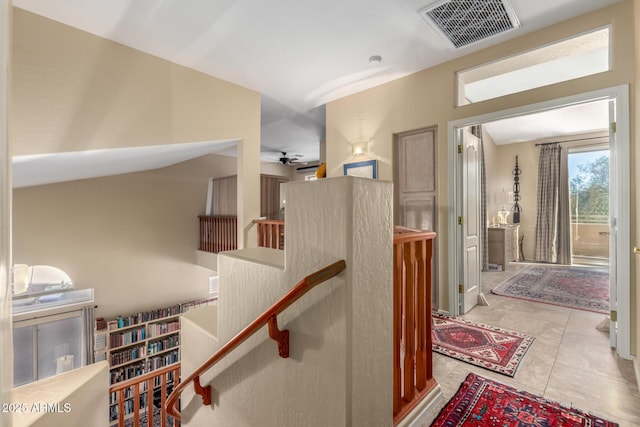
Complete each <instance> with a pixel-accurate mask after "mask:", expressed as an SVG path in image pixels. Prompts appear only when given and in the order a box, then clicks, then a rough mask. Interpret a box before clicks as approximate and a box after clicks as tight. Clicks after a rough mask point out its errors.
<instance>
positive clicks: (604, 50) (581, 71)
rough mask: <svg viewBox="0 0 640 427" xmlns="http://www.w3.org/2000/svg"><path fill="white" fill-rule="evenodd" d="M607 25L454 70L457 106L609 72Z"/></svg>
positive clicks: (608, 30)
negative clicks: (470, 66) (465, 68)
mask: <svg viewBox="0 0 640 427" xmlns="http://www.w3.org/2000/svg"><path fill="white" fill-rule="evenodd" d="M609 33H610V29H609V27H606V28H601V29H598V30H595V31H592V32H589V33H586V34H581V35H579V36H575V37H572V38H570V39H568V40H563V41H561V42H557V43H554V44H551V45H548V46H543V47H541V48H538V49H534V50H531V51H529V52H525V53H521V54H518V55H515V56H512V57H509V58H505V59H502V60H499V61H496V62H492V63H490V64H485V65H481V66H479V67H475V68H472V69H468V70H464V71H460V72H458V73H457V87H458V106H460V105H467V104H473V103H474V102H480V101H485V100H487V99H493V98H498V97H500V96H504V95H510V94H513V93H518V92H522V91H525V90H529V89H534V88H538V87H543V86H547V85H550V84H554V83H560V82H565V81H568V80H573V79H577V78H579V77H584V76H590V75H593V74H597V73H601V72H604V71H609V70H610V69H611V65H610V60H609V37H610V36H609Z"/></svg>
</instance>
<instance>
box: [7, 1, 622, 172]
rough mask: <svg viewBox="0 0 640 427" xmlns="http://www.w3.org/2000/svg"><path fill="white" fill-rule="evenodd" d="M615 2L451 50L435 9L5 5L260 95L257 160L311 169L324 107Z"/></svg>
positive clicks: (401, 5)
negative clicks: (373, 59)
mask: <svg viewBox="0 0 640 427" xmlns="http://www.w3.org/2000/svg"><path fill="white" fill-rule="evenodd" d="M617 1H618V0H536V1H531V0H512V5H513V8H514V10H515V13H516V15H517V16H518V19H519V21H520V28H518V29H516V30H513V31H511V32H509V33H506V34H503V35H500V36H496V37H494V38H492V39H490V40H486V41H483V42H480V43H477V44H475V45H472V46H468V47H465V48H462V49H458V50H454V49H453V48H450V47H449V45H448V44H447V43H446V42H444V41H443V39H442V38H441V37H440V36H439V35H438V34H437V33H436V32H435V31H434V30H433V29H432V27H431V26H430V25H428V24H427V22H426V21H425V20H424V19H423V18H422V17H421V16H420V15H419V14H418V13H417V11H418V10H420V9H422V8H424V7H425V6H428V5H430V4H433V3H435V0H348V1H345V0H323V1H314V0H298V1H291V0H269V1H259V0H215V1H206V0H182V1H172V0H155V1H153V0H148V1H139V0H47V1H42V0H14V1H13V3H14V5H15V6H17V7H20V8H23V9H26V10H28V11H31V12H34V13H36V14H39V15H43V16H46V17H48V18H51V19H53V20H56V21H59V22H62V23H64V24H67V25H70V26H73V27H76V28H79V29H81V30H84V31H88V32H90V33H93V34H96V35H98V36H101V37H105V38H108V39H111V40H114V41H116V42H119V43H122V44H124V45H127V46H130V47H132V48H135V49H139V50H141V51H144V52H147V53H150V54H152V55H156V56H159V57H162V58H165V59H168V60H170V61H173V62H175V63H178V64H182V65H184V66H187V67H190V68H193V69H196V70H199V71H201V72H204V73H207V74H210V75H212V76H215V77H218V78H221V79H224V80H227V81H230V82H233V83H237V84H239V85H242V86H245V87H247V88H250V89H253V90H256V91H258V92H260V93H262V94H263V98H262V99H263V100H262V135H261V138H262V150H263V151H264V152H265V156H266V157H265V158H270V159H273V158H274V156H277V154H275V155H274V154H273V152H280V151H286V152H289V153H295V154H302V155H304V156H305V157H304V160H317V159H318V158H319V142H320V141H321V140H323V139H324V120H325V117H324V104H325V103H327V102H329V101H332V100H335V99H338V98H340V97H343V96H346V95H349V94H352V93H355V92H358V91H361V90H364V89H367V88H370V87H373V86H376V85H379V84H381V83H384V82H387V81H390V80H393V79H396V78H399V77H401V76H404V75H407V74H411V73H414V72H416V71H419V70H422V69H425V68H428V67H431V66H434V65H437V64H439V63H442V62H446V61H448V60H451V59H453V58H456V57H460V56H463V55H466V54H469V53H471V52H473V51H476V50H479V49H482V48H485V47H487V46H490V45H493V44H497V43H500V42H503V41H505V40H508V39H511V38H514V37H518V36H521V35H523V34H526V33H528V32H531V31H534V30H538V29H540V28H543V27H546V26H548V25H551V24H554V23H557V22H561V21H563V20H566V19H569V18H571V17H574V16H578V15H581V14H584V13H586V12H589V11H592V10H595V9H598V8H600V7H604V6H607V5H610V4H613V3H616V2H617ZM372 55H380V56H381V57H382V62H381V63H380V64H378V65H375V66H370V65H369V64H368V58H369V57H370V56H372ZM126 154H129V153H126ZM69 156H70V154H69ZM16 166H17V167H18V168H19V166H18V165H16Z"/></svg>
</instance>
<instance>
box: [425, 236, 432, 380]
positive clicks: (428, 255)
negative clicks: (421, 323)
mask: <svg viewBox="0 0 640 427" xmlns="http://www.w3.org/2000/svg"><path fill="white" fill-rule="evenodd" d="M432 257H433V239H429V240H427V241H425V256H424V265H425V273H424V274H425V276H426V289H427V292H426V294H427V295H426V306H425V307H426V308H425V310H426V315H427V322H428V324H426V327H427V329H426V331H425V334H426V343H425V345H426V349H427V352H426V356H427V372H426V378H427V382H431V380H432V379H433V354H432V353H431V348H432V346H433V337H432V336H431V329H432V328H431V325H432V322H433V320H432V319H433V318H432V317H431V309H432V307H431V286H433V283H431V278H432V277H433V271H432V265H431V260H432Z"/></svg>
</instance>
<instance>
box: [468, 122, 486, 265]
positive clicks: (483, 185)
mask: <svg viewBox="0 0 640 427" xmlns="http://www.w3.org/2000/svg"><path fill="white" fill-rule="evenodd" d="M471 133H472V134H473V135H475V136H476V137H478V139H479V140H480V144H479V147H478V148H479V153H480V224H481V225H482V226H481V227H480V239H481V240H482V271H488V270H489V237H488V236H489V233H487V174H486V171H485V166H484V143H483V141H482V126H481V125H476V126H471Z"/></svg>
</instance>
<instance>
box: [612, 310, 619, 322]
mask: <svg viewBox="0 0 640 427" xmlns="http://www.w3.org/2000/svg"><path fill="white" fill-rule="evenodd" d="M611 321H612V322H617V321H618V310H611Z"/></svg>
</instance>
